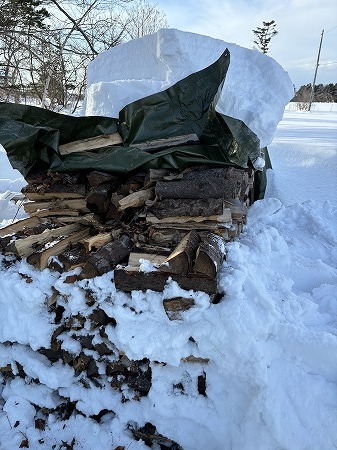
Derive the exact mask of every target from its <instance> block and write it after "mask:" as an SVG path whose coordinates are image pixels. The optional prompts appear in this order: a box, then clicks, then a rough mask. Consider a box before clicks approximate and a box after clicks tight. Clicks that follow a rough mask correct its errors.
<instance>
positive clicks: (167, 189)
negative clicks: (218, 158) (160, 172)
mask: <svg viewBox="0 0 337 450" xmlns="http://www.w3.org/2000/svg"><path fill="white" fill-rule="evenodd" d="M246 178H247V176H246V175H245V172H244V170H239V169H235V168H233V167H229V168H224V169H208V170H196V171H192V172H188V173H186V174H184V177H183V179H182V180H180V181H166V182H165V181H158V182H157V184H156V188H155V193H156V195H157V196H159V197H160V198H172V199H174V198H190V199H195V198H200V199H208V198H223V199H232V198H236V197H240V195H241V194H243V193H244V192H245V187H244V186H245V185H246V184H247V182H245V181H244V180H245V179H246Z"/></svg>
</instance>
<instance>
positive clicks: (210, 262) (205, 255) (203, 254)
mask: <svg viewBox="0 0 337 450" xmlns="http://www.w3.org/2000/svg"><path fill="white" fill-rule="evenodd" d="M224 258H225V253H224V241H223V239H221V238H220V237H219V236H217V235H215V234H213V233H208V234H207V235H206V236H205V237H204V239H203V240H202V242H201V244H200V246H199V247H198V250H197V255H196V258H195V264H194V272H195V273H200V274H203V275H205V276H208V277H210V278H215V277H216V276H217V273H218V270H219V268H220V266H221V264H222V262H223V260H224Z"/></svg>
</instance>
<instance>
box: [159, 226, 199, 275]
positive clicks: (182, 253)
mask: <svg viewBox="0 0 337 450" xmlns="http://www.w3.org/2000/svg"><path fill="white" fill-rule="evenodd" d="M199 243H200V237H199V234H198V233H197V232H196V231H195V230H191V231H190V232H189V233H188V234H187V235H186V236H185V237H184V238H183V239H182V240H181V242H180V243H179V244H178V245H177V247H176V248H175V249H174V250H173V252H172V253H171V254H170V255H169V257H168V258H167V259H166V260H165V261H164V262H163V264H162V265H161V267H160V268H161V269H162V270H167V271H168V272H173V273H179V274H181V275H186V274H187V273H189V272H190V271H191V270H192V265H193V261H194V258H195V254H196V250H197V248H198V245H199Z"/></svg>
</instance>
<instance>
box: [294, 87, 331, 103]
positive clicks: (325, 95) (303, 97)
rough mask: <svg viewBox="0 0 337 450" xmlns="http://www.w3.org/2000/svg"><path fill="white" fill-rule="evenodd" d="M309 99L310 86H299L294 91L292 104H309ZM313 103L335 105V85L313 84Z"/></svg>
mask: <svg viewBox="0 0 337 450" xmlns="http://www.w3.org/2000/svg"><path fill="white" fill-rule="evenodd" d="M310 99H311V84H310V83H309V84H306V85H304V86H301V87H300V88H299V89H298V91H296V93H295V96H294V97H293V99H292V100H291V101H292V102H309V101H310ZM313 101H314V102H327V103H337V83H335V84H333V83H330V84H315V89H314V98H313Z"/></svg>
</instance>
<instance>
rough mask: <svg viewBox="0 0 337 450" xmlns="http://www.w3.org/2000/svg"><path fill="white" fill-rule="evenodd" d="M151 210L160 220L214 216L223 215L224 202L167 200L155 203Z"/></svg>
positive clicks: (196, 199)
mask: <svg viewBox="0 0 337 450" xmlns="http://www.w3.org/2000/svg"><path fill="white" fill-rule="evenodd" d="M149 210H150V211H151V212H152V213H153V214H154V215H155V216H156V217H158V219H162V218H164V217H174V216H195V217H197V216H213V215H221V214H222V212H223V201H222V199H221V198H208V199H198V198H194V199H185V198H177V199H171V198H167V199H164V200H161V201H160V202H157V203H155V204H154V205H153V206H152V207H151V208H150V209H149Z"/></svg>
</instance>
